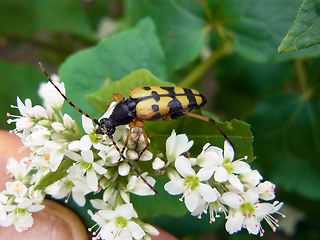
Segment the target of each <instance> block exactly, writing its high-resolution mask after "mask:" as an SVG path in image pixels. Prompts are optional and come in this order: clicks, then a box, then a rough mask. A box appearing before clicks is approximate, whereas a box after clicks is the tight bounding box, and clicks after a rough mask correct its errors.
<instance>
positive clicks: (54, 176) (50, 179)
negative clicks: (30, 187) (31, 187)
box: [35, 158, 74, 190]
mask: <svg viewBox="0 0 320 240" xmlns="http://www.w3.org/2000/svg"><path fill="white" fill-rule="evenodd" d="M73 163H74V161H73V160H71V159H69V158H67V159H64V160H63V161H62V162H61V163H60V165H59V167H58V169H57V171H55V172H49V173H48V174H46V175H45V176H44V177H42V178H41V180H40V181H39V182H38V184H37V185H36V186H35V190H42V189H44V188H46V187H48V186H50V185H51V184H53V183H55V182H56V181H59V180H60V179H62V178H64V177H65V176H67V175H68V173H67V170H68V168H69V167H70V166H71V165H72V164H73Z"/></svg>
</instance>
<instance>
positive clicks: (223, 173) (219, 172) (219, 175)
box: [214, 167, 228, 182]
mask: <svg viewBox="0 0 320 240" xmlns="http://www.w3.org/2000/svg"><path fill="white" fill-rule="evenodd" d="M214 180H216V181H217V182H226V181H227V180H228V172H227V170H226V169H225V168H224V167H217V168H216V172H215V173H214Z"/></svg>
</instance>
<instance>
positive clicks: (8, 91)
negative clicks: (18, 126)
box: [0, 59, 46, 129]
mask: <svg viewBox="0 0 320 240" xmlns="http://www.w3.org/2000/svg"><path fill="white" fill-rule="evenodd" d="M40 81H46V79H45V78H44V76H43V74H42V73H41V72H40V71H39V70H36V69H35V68H31V67H29V66H26V65H23V64H12V63H8V62H5V61H3V60H1V59H0V82H1V88H0V99H1V103H2V104H1V105H0V112H1V115H0V128H1V129H13V128H14V125H13V124H12V125H8V124H7V122H6V121H7V119H8V117H7V116H6V114H5V113H7V112H9V113H12V114H13V115H18V110H16V109H12V108H11V107H10V105H16V102H17V100H16V99H17V96H19V97H20V99H21V100H22V101H24V99H26V98H30V99H31V100H32V103H33V105H35V104H40V103H41V101H40V98H39V96H38V94H37V91H38V89H39V83H40Z"/></svg>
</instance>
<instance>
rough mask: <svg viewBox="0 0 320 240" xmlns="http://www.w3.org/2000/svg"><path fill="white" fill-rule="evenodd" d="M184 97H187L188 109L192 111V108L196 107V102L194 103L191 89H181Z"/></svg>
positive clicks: (194, 99)
mask: <svg viewBox="0 0 320 240" xmlns="http://www.w3.org/2000/svg"><path fill="white" fill-rule="evenodd" d="M183 90H184V92H185V94H186V96H187V99H188V102H189V103H188V109H190V110H192V109H194V108H196V107H197V106H198V105H197V101H196V98H195V97H194V94H193V92H192V91H191V89H189V88H184V89H183Z"/></svg>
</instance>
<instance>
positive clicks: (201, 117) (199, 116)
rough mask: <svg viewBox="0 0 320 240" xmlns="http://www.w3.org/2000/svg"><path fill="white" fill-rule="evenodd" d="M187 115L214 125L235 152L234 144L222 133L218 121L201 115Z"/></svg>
mask: <svg viewBox="0 0 320 240" xmlns="http://www.w3.org/2000/svg"><path fill="white" fill-rule="evenodd" d="M186 115H188V116H190V117H194V118H198V119H201V120H204V121H206V122H209V123H212V124H213V125H214V126H215V127H216V129H218V131H219V132H220V133H221V135H222V136H223V137H224V138H225V139H226V140H227V141H228V142H229V143H230V145H231V147H232V148H233V150H234V146H233V144H232V142H231V141H230V139H229V138H228V136H227V135H226V134H225V133H224V132H223V131H222V129H221V128H220V127H219V126H218V124H217V123H216V121H215V120H214V119H212V118H208V117H205V116H201V115H198V114H195V113H191V112H187V113H186Z"/></svg>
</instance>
